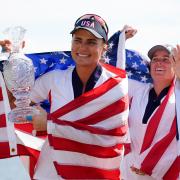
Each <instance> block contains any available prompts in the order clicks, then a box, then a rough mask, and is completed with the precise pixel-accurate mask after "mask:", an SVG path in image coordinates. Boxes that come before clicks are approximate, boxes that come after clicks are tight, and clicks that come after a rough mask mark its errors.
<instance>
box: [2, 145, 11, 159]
mask: <svg viewBox="0 0 180 180" xmlns="http://www.w3.org/2000/svg"><path fill="white" fill-rule="evenodd" d="M9 157H10V149H9V142H0V159H2V158H9Z"/></svg>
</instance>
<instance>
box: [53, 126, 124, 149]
mask: <svg viewBox="0 0 180 180" xmlns="http://www.w3.org/2000/svg"><path fill="white" fill-rule="evenodd" d="M70 132H71V133H70ZM53 134H54V135H55V136H56V137H61V138H66V139H70V140H74V141H77V142H81V143H85V144H94V145H99V146H103V147H109V146H114V145H116V144H117V143H124V142H125V141H126V140H127V135H125V136H121V137H119V136H109V135H100V134H92V133H90V132H88V131H86V130H78V129H74V128H73V127H71V126H66V127H65V126H61V125H56V128H55V130H54V132H53Z"/></svg>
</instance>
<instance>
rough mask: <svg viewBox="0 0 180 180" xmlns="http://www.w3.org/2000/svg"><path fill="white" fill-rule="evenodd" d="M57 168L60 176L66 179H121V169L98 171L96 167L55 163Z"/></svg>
mask: <svg viewBox="0 0 180 180" xmlns="http://www.w3.org/2000/svg"><path fill="white" fill-rule="evenodd" d="M54 165H55V168H56V170H57V172H59V175H60V176H61V177H62V178H64V179H112V180H116V179H119V177H120V170H119V169H111V170H106V169H98V168H94V167H84V166H71V165H59V164H58V163H57V162H54Z"/></svg>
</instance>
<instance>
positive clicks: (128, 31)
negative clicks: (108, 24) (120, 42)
mask: <svg viewBox="0 0 180 180" xmlns="http://www.w3.org/2000/svg"><path fill="white" fill-rule="evenodd" d="M121 31H125V35H126V39H129V38H132V37H133V36H134V35H135V34H136V33H137V29H134V28H132V27H131V26H128V25H125V26H124V28H123V29H122V30H121Z"/></svg>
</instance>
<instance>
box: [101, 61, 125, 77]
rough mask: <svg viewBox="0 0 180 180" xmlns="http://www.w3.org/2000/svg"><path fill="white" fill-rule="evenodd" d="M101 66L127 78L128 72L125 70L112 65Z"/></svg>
mask: <svg viewBox="0 0 180 180" xmlns="http://www.w3.org/2000/svg"><path fill="white" fill-rule="evenodd" d="M101 65H102V66H103V67H104V68H106V69H107V70H108V71H111V72H113V73H114V74H116V75H120V76H121V77H122V78H125V77H126V71H125V70H123V69H119V68H117V67H114V66H112V65H110V64H105V63H101Z"/></svg>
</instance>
